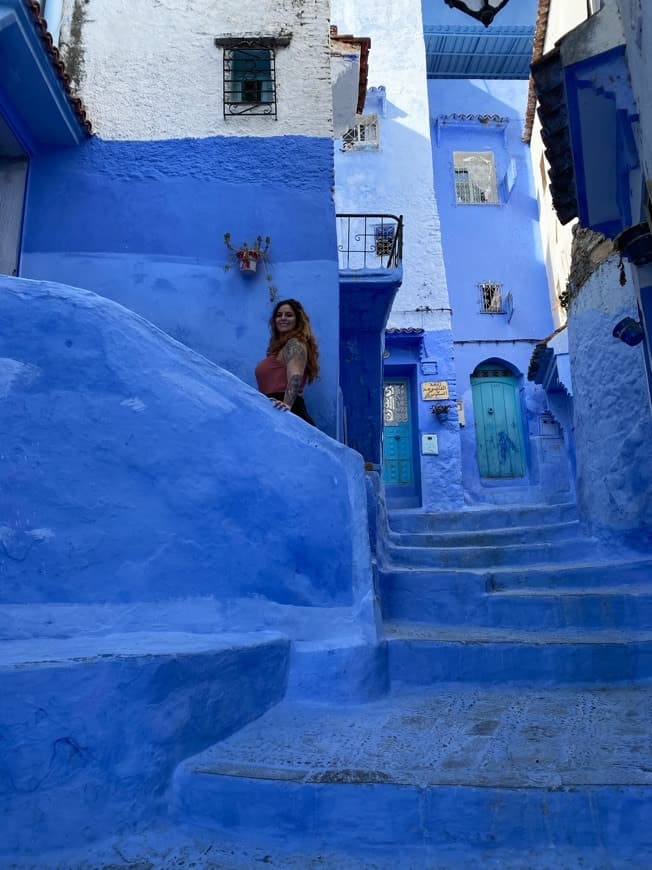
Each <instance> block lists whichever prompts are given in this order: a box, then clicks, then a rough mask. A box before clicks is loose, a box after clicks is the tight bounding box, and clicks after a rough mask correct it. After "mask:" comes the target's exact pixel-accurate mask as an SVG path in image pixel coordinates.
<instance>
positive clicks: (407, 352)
mask: <svg viewBox="0 0 652 870" xmlns="http://www.w3.org/2000/svg"><path fill="white" fill-rule="evenodd" d="M451 338H452V336H451V332H450V330H440V331H434V330H431V331H427V332H424V334H423V337H422V339H421V340H420V341H416V342H415V341H414V340H411V339H410V336H409V335H401V334H400V332H399V333H398V334H392V333H391V332H388V333H387V337H386V343H387V356H386V359H385V377H386V378H391V377H405V376H407V377H409V378H410V381H411V386H412V390H413V397H414V402H413V403H412V409H413V410H414V411H415V412H416V413H415V419H414V427H415V439H414V465H415V469H417V472H418V477H419V478H420V479H419V480H418V481H417V482H418V483H419V484H420V486H421V506H422V507H423V508H424V510H427V511H438V510H439V511H441V510H455V509H459V508H460V507H461V506H462V505H463V493H462V485H461V484H462V479H461V454H460V438H459V431H458V418H457V409H456V407H455V399H456V398H457V391H458V387H457V383H456V380H457V377H456V373H455V365H454V359H453V354H452V343H451ZM424 381H446V382H447V383H448V387H449V393H450V399H448V400H442V402H441V403H442V404H446V405H449V407H450V410H449V413H448V416H447V417H446V419H444V420H440V419H439V418H437V417H436V416H434V414H433V413H432V408H433V406H434V404H435V402H434V401H425V400H424V399H423V398H422V392H421V384H422V383H423V382H424ZM427 434H430V435H436V437H437V445H438V449H439V453H438V455H436V456H429V455H426V456H424V455H423V454H422V452H421V451H422V436H423V435H427ZM391 494H392V496H393V500H394V499H395V498H396V496H397V494H398V488H395V489H394V490H393V492H392V493H391ZM399 498H400V496H399Z"/></svg>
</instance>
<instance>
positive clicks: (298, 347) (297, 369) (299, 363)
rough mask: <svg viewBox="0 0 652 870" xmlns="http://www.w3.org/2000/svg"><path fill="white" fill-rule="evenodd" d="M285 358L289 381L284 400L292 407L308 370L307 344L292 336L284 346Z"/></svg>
mask: <svg viewBox="0 0 652 870" xmlns="http://www.w3.org/2000/svg"><path fill="white" fill-rule="evenodd" d="M283 359H284V360H285V365H286V367H287V377H288V383H287V387H286V388H285V395H284V397H283V401H284V402H285V404H286V405H287V406H288V407H289V408H291V407H292V405H293V404H294V401H295V399H296V398H297V396H298V395H299V391H300V389H301V382H302V381H303V375H304V372H305V370H306V362H307V359H308V354H307V352H306V348H305V345H304V344H302V343H301V342H300V341H299V340H298V339H296V338H291V339H290V340H289V341H288V343H287V344H286V345H285V347H284V348H283Z"/></svg>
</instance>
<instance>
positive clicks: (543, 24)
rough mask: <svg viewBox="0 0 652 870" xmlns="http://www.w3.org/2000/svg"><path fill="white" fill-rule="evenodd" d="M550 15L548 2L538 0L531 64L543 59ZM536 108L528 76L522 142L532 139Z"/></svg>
mask: <svg viewBox="0 0 652 870" xmlns="http://www.w3.org/2000/svg"><path fill="white" fill-rule="evenodd" d="M549 15H550V0H539V8H538V11H537V26H536V29H535V31H534V48H533V51H532V63H535V62H536V61H537V60H540V59H541V58H542V57H543V47H544V45H545V42H546V34H547V32H548V17H549ZM536 106H537V95H536V91H535V90H534V80H533V78H532V75H530V86H529V89H528V96H527V109H526V110H525V127H524V131H523V141H524V142H529V141H530V139H531V138H532V127H533V126H534V111H535V109H536Z"/></svg>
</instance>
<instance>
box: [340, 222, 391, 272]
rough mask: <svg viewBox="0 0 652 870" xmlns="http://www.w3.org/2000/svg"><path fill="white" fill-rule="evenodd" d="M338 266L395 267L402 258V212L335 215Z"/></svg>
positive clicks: (342, 267) (357, 269)
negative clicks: (399, 213) (398, 213)
mask: <svg viewBox="0 0 652 870" xmlns="http://www.w3.org/2000/svg"><path fill="white" fill-rule="evenodd" d="M336 218H337V252H338V261H339V268H340V269H346V270H351V271H361V270H363V269H396V268H398V266H399V265H400V264H401V261H402V259H403V215H398V216H397V215H393V214H338V215H336Z"/></svg>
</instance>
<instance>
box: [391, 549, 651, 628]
mask: <svg viewBox="0 0 652 870" xmlns="http://www.w3.org/2000/svg"><path fill="white" fill-rule="evenodd" d="M378 581H379V586H380V591H381V595H383V594H391V595H393V596H394V597H396V596H397V595H400V594H405V595H406V596H409V597H414V596H416V597H419V598H424V599H425V600H428V599H430V598H432V597H433V596H436V595H437V594H438V593H439V592H451V593H456V594H457V593H459V594H461V595H464V596H472V595H477V594H479V593H482V592H507V591H509V590H514V591H520V592H525V591H527V590H556V589H564V590H573V589H576V590H578V591H581V590H584V589H592V588H594V587H598V588H599V587H602V586H605V587H616V586H636V585H643V586H646V585H648V584H649V586H650V589H651V590H652V560H647V559H646V560H636V561H631V562H623V563H620V564H613V565H607V564H602V565H588V564H584V565H582V564H578V565H573V566H569V565H563V566H557V567H555V566H554V565H550V566H546V567H543V566H535V567H524V566H521V567H519V566H516V567H510V568H502V569H501V568H496V569H492V570H482V569H476V570H471V569H467V570H464V569H458V570H456V569H450V568H410V567H406V568H400V567H395V566H389V567H388V566H384V567H381V568H380V570H379V571H378ZM422 621H423V620H422Z"/></svg>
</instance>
